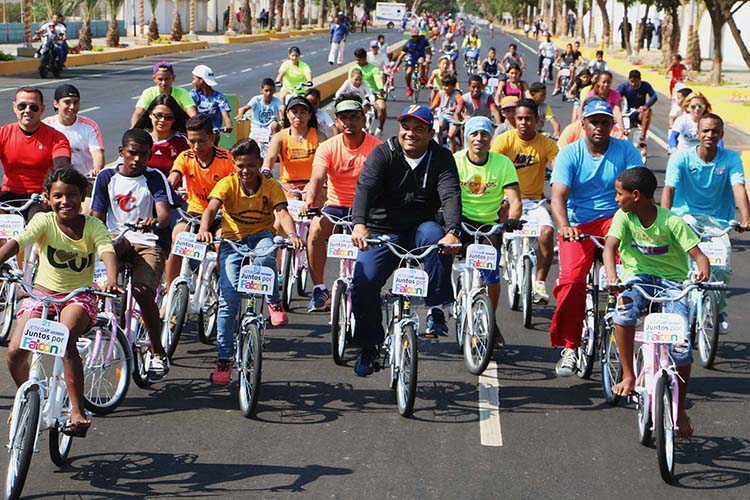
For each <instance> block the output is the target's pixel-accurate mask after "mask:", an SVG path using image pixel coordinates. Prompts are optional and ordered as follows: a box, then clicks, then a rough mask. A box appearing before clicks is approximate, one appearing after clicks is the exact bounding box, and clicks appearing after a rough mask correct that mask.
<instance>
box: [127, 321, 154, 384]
mask: <svg viewBox="0 0 750 500" xmlns="http://www.w3.org/2000/svg"><path fill="white" fill-rule="evenodd" d="M134 338H135V342H134V343H133V345H132V348H131V351H132V352H133V382H135V385H137V386H138V387H140V388H141V389H147V388H148V387H149V386H150V385H151V377H149V376H148V365H149V364H150V363H151V349H150V345H151V344H150V341H149V337H148V332H147V331H146V326H145V325H144V324H143V322H142V321H140V319H139V320H138V324H137V325H136V332H135V335H134Z"/></svg>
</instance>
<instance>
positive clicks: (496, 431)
mask: <svg viewBox="0 0 750 500" xmlns="http://www.w3.org/2000/svg"><path fill="white" fill-rule="evenodd" d="M479 433H480V435H481V443H482V446H502V445H503V432H502V430H501V429H500V382H499V381H498V380H497V363H495V362H494V361H490V364H489V365H487V369H486V370H485V371H484V373H482V374H481V375H480V376H479Z"/></svg>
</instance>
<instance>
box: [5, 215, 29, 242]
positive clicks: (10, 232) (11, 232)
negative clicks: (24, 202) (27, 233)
mask: <svg viewBox="0 0 750 500" xmlns="http://www.w3.org/2000/svg"><path fill="white" fill-rule="evenodd" d="M25 225H26V223H25V222H24V220H23V217H22V216H20V215H18V214H0V238H13V237H14V236H18V235H19V234H21V232H23V228H24V226H25Z"/></svg>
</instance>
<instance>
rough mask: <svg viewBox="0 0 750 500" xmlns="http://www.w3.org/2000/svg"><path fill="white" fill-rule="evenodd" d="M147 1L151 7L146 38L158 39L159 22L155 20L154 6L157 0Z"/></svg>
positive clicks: (156, 4) (157, 2)
mask: <svg viewBox="0 0 750 500" xmlns="http://www.w3.org/2000/svg"><path fill="white" fill-rule="evenodd" d="M148 3H149V6H150V7H151V19H150V20H149V22H148V38H149V39H150V40H158V39H159V23H158V22H157V21H156V7H157V6H158V4H159V0H148Z"/></svg>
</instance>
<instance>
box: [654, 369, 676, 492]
mask: <svg viewBox="0 0 750 500" xmlns="http://www.w3.org/2000/svg"><path fill="white" fill-rule="evenodd" d="M674 431H675V429H674V416H673V415H672V383H671V381H670V379H669V376H668V375H667V374H666V373H664V372H662V374H661V376H660V377H659V380H657V381H656V389H655V394H654V432H655V433H656V456H657V458H658V460H659V474H660V475H661V478H662V479H663V480H664V482H665V483H672V478H673V477H674Z"/></svg>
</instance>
